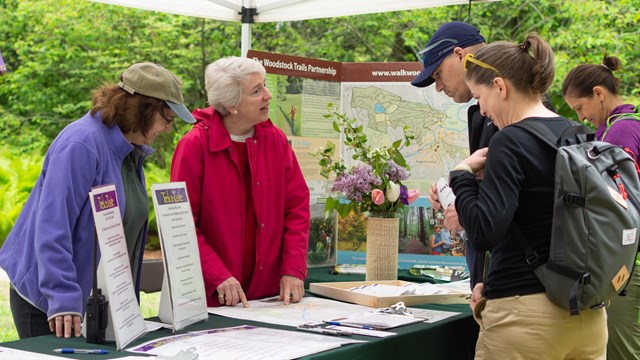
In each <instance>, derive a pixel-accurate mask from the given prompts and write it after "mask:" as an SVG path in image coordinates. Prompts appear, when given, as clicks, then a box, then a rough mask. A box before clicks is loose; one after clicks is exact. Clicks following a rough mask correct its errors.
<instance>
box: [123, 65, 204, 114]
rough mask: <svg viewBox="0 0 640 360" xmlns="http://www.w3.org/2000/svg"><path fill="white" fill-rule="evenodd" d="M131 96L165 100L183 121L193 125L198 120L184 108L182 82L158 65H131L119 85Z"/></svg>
mask: <svg viewBox="0 0 640 360" xmlns="http://www.w3.org/2000/svg"><path fill="white" fill-rule="evenodd" d="M118 86H120V87H121V88H122V89H124V90H125V91H126V92H128V93H129V94H141V95H145V96H149V97H152V98H156V99H160V100H164V101H165V102H166V103H167V105H169V107H170V108H171V110H173V111H175V113H176V115H178V117H179V118H181V119H182V120H184V121H186V122H188V123H190V124H193V123H195V122H196V119H195V118H194V117H193V115H191V112H190V111H189V110H188V109H187V107H186V106H184V98H183V97H182V81H181V80H180V78H178V77H177V76H175V75H174V74H173V73H172V72H171V71H169V70H167V69H165V68H163V67H162V66H160V65H158V64H154V63H151V62H144V63H139V64H134V65H131V67H129V68H128V69H127V70H126V71H125V72H124V73H123V74H122V76H121V77H120V82H119V83H118Z"/></svg>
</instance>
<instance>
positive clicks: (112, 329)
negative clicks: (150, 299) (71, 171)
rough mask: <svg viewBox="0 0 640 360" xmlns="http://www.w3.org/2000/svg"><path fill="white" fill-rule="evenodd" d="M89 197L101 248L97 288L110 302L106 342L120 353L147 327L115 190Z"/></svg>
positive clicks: (109, 188) (99, 191)
mask: <svg viewBox="0 0 640 360" xmlns="http://www.w3.org/2000/svg"><path fill="white" fill-rule="evenodd" d="M89 196H90V199H91V208H92V209H93V218H94V220H95V224H96V233H97V235H98V243H99V244H100V265H99V267H98V277H99V279H98V286H99V287H101V288H103V289H105V288H106V291H105V294H104V295H105V297H106V298H107V300H108V301H109V325H108V327H107V332H106V339H107V340H115V342H116V348H117V349H118V350H121V349H122V348H123V347H125V346H127V345H128V344H129V343H130V342H131V341H133V340H135V339H137V338H138V337H140V336H142V335H144V334H145V333H146V325H145V322H144V318H143V317H142V315H141V314H140V307H139V306H138V300H137V299H136V294H135V290H134V286H133V278H132V276H131V266H130V265H129V253H128V251H127V241H126V239H125V236H124V228H123V227H122V217H121V215H120V207H119V206H118V198H117V196H116V187H115V185H105V186H100V187H96V188H93V189H92V190H91V192H90V193H89ZM84 328H85V327H84V326H83V329H84Z"/></svg>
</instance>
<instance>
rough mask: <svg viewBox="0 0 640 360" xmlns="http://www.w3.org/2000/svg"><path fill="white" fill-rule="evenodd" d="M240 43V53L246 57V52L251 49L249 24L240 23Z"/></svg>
mask: <svg viewBox="0 0 640 360" xmlns="http://www.w3.org/2000/svg"><path fill="white" fill-rule="evenodd" d="M241 41H242V45H241V49H240V51H241V54H240V56H242V57H247V52H248V51H249V49H251V24H249V23H247V24H245V23H242V40H241Z"/></svg>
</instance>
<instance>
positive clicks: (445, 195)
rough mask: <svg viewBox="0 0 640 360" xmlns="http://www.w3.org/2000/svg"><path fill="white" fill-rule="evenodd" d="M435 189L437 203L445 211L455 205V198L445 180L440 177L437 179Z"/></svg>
mask: <svg viewBox="0 0 640 360" xmlns="http://www.w3.org/2000/svg"><path fill="white" fill-rule="evenodd" d="M436 189H437V191H438V201H439V202H440V204H441V205H442V208H444V209H446V208H448V207H449V206H452V205H454V204H455V201H456V196H455V195H453V190H451V188H450V187H449V183H448V182H447V180H446V179H445V178H443V177H442V178H440V179H438V182H436Z"/></svg>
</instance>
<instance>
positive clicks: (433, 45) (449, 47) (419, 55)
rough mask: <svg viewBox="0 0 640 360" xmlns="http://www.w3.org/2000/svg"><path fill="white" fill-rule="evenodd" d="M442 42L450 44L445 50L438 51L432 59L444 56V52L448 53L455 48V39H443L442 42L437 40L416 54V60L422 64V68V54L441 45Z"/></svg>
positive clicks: (456, 41)
mask: <svg viewBox="0 0 640 360" xmlns="http://www.w3.org/2000/svg"><path fill="white" fill-rule="evenodd" d="M443 42H450V43H451V45H449V46H447V47H446V48H444V49H442V50H440V51H439V52H438V53H437V54H434V55H433V56H434V57H439V56H440V55H442V54H444V53H445V52H449V51H451V50H453V48H455V47H456V44H457V43H458V40H456V39H451V38H445V39H442V40H438V41H436V42H434V43H433V44H431V45H429V46H427V47H426V48H424V49H422V50H420V51H417V52H416V57H417V58H418V61H419V62H420V64H422V66H424V53H426V52H427V51H429V50H431V49H433V48H435V47H437V46H438V45H440V44H442V43H443Z"/></svg>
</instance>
